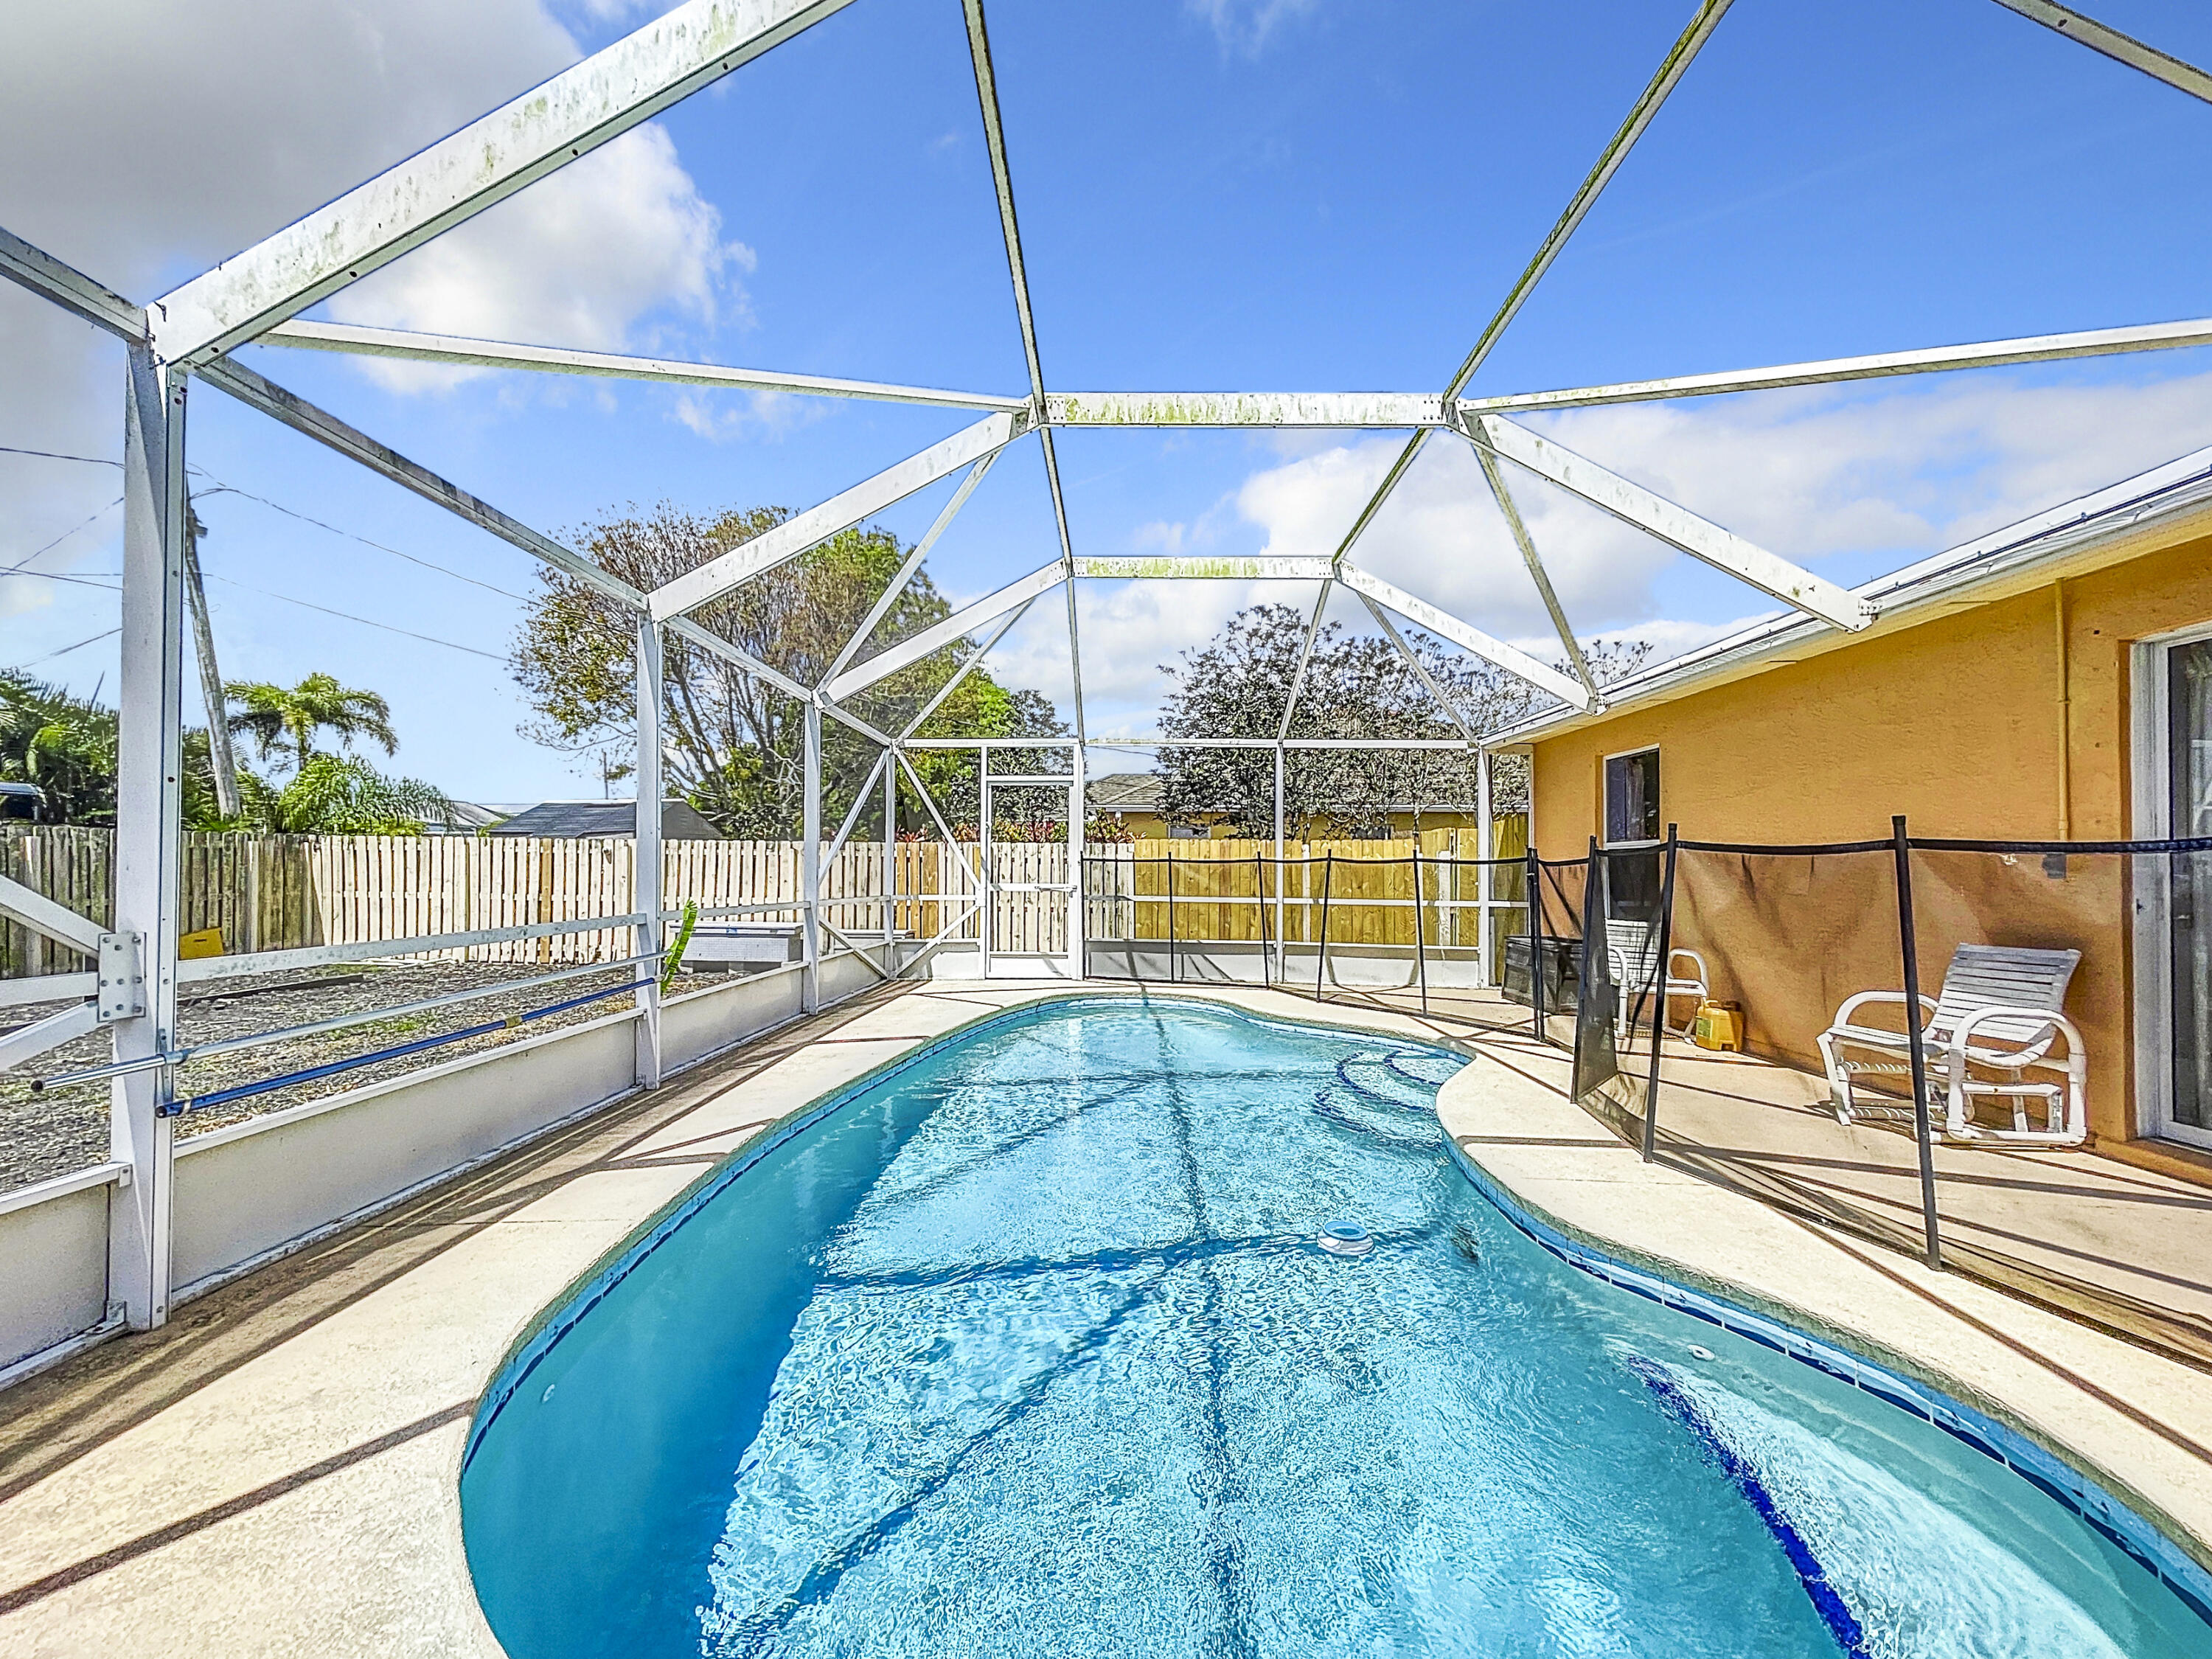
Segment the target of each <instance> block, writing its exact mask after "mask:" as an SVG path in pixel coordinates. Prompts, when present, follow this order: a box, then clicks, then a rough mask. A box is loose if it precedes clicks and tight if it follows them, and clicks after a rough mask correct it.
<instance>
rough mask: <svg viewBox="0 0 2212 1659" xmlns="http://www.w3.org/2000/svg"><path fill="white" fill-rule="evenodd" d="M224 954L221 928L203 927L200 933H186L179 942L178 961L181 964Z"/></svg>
mask: <svg viewBox="0 0 2212 1659" xmlns="http://www.w3.org/2000/svg"><path fill="white" fill-rule="evenodd" d="M221 955H222V928H220V927H203V928H202V929H200V931H199V932H197V933H185V934H184V935H182V936H181V937H180V938H179V939H178V940H177V959H178V960H179V962H193V961H197V959H198V958H200V957H219V956H221Z"/></svg>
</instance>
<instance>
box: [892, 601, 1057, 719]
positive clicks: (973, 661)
mask: <svg viewBox="0 0 2212 1659" xmlns="http://www.w3.org/2000/svg"><path fill="white" fill-rule="evenodd" d="M1031 603H1034V601H1032V602H1031ZM1029 614H1030V607H1029V605H1023V606H1021V607H1020V608H1019V609H1018V610H1015V611H1009V612H1007V614H1006V620H1005V621H1004V622H1002V623H1000V624H999V625H998V627H996V628H995V629H992V631H991V637H990V638H989V639H987V640H985V641H983V642H982V643H981V645H979V646H977V647H975V649H974V650H973V651H971V652H969V653H968V660H967V661H965V662H963V663H962V664H961V665H960V666H959V667H958V668H957V669H955V670H954V671H953V672H952V678H951V679H949V680H947V681H945V684H942V685H940V686H939V687H938V688H937V693H936V695H935V696H933V697H931V698H930V700H929V701H928V702H926V703H924V704H922V706H921V709H920V710H919V711H918V712H917V713H916V714H915V717H914V718H913V719H912V720H908V722H907V723H906V730H905V731H903V732H901V733H899V741H900V742H901V743H905V742H907V741H908V740H909V739H912V738H914V734H915V732H919V731H920V730H921V726H922V722H923V721H924V720H927V719H928V718H929V717H930V716H931V715H932V714H935V713H936V712H937V711H938V709H939V708H941V707H942V706H943V705H944V702H945V699H946V698H947V697H949V696H951V695H952V694H953V692H954V691H956V690H958V689H959V686H960V682H961V681H963V680H964V679H966V678H968V676H969V674H971V673H973V672H974V671H975V668H976V667H977V665H980V664H981V662H982V660H983V659H984V658H986V657H987V656H989V655H990V654H991V652H992V649H993V647H995V646H996V645H997V644H998V643H999V641H1000V640H1003V639H1004V638H1006V635H1008V634H1010V633H1012V631H1013V629H1015V628H1016V627H1017V626H1018V624H1019V623H1020V622H1021V619H1022V618H1023V617H1026V616H1028V615H1029ZM920 741H921V742H923V743H925V744H927V741H928V739H927V738H923V739H920Z"/></svg>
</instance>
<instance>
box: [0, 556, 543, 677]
mask: <svg viewBox="0 0 2212 1659" xmlns="http://www.w3.org/2000/svg"><path fill="white" fill-rule="evenodd" d="M204 574H205V575H206V576H207V579H208V580H210V581H217V582H222V583H225V584H227V585H228V586H232V587H242V588H244V589H245V590H246V592H249V593H258V594H260V595H261V596H262V597H263V598H264V599H282V600H283V602H284V603H285V604H286V605H301V606H304V607H305V608H306V609H307V610H309V611H321V612H322V613H323V614H324V615H325V617H337V618H338V620H339V621H341V622H349V623H360V624H361V625H362V627H363V628H380V629H383V630H384V631H385V632H386V633H387V634H404V635H406V637H407V638H409V639H410V640H421V641H422V642H423V643H424V644H426V645H442V646H444V647H446V648H447V650H449V651H465V652H467V653H469V654H470V655H471V656H472V657H487V658H489V659H491V660H492V661H493V662H505V661H506V660H507V659H506V658H505V657H502V656H501V655H500V654H499V653H497V652H495V651H479V650H477V647H474V646H472V645H459V644H456V643H455V642H454V641H452V640H441V639H435V638H433V637H432V636H431V635H428V634H416V633H411V632H410V631H409V630H408V629H404V628H394V627H393V626H392V624H391V623H380V622H375V621H373V620H372V619H370V618H369V617H356V616H355V615H354V614H353V613H352V612H351V611H333V610H331V607H330V606H328V605H317V604H315V603H313V601H312V600H308V599H294V598H293V597H292V596H291V595H290V594H289V593H278V592H273V591H272V590H270V589H269V588H266V587H256V586H253V584H252V583H251V582H242V581H240V580H237V579H236V578H234V577H231V576H222V575H217V574H216V573H215V572H214V571H212V570H210V571H207V572H205V573H204ZM0 576H34V577H36V578H37V579H38V580H40V581H46V582H70V583H73V584H75V585H76V586H79V587H100V588H105V589H106V590H107V592H111V593H119V592H122V591H123V590H122V588H121V586H119V585H118V584H117V583H114V582H96V581H91V580H87V579H86V578H84V577H82V576H63V575H58V574H56V573H54V572H53V571H51V570H0ZM99 637H100V638H102V639H105V638H106V635H104V634H103V635H100V636H99ZM85 643H86V644H90V643H91V641H85ZM68 649H70V650H71V651H74V650H76V647H75V646H70V647H68ZM53 654H54V655H55V656H59V655H61V653H60V652H58V651H57V652H55V653H53ZM39 660H40V662H44V661H45V660H46V659H45V658H44V657H41V658H40V659H39Z"/></svg>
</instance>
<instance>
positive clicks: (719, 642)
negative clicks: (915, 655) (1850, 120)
mask: <svg viewBox="0 0 2212 1659" xmlns="http://www.w3.org/2000/svg"><path fill="white" fill-rule="evenodd" d="M662 626H663V627H664V628H665V629H667V630H668V631H669V632H670V633H671V634H676V635H681V636H682V637H683V638H684V639H686V640H689V641H690V642H691V643H692V644H694V645H696V646H697V647H699V648H700V649H701V650H702V651H704V652H707V653H708V654H709V655H712V656H716V657H720V659H722V660H723V661H724V662H726V663H729V664H731V665H733V666H735V667H738V668H742V669H744V671H745V672H746V673H748V674H752V675H755V676H757V677H758V678H761V679H763V680H766V681H767V682H768V683H769V684H770V685H772V686H774V687H775V689H776V690H779V691H781V692H782V693H783V695H784V696H787V697H791V698H793V699H795V700H796V701H798V702H803V703H805V704H807V705H809V706H810V707H811V706H812V705H813V704H815V703H816V702H819V701H820V696H819V694H818V693H817V692H816V691H814V690H812V689H811V687H808V686H804V685H801V684H799V682H798V681H797V680H795V679H793V678H791V676H790V675H788V674H787V673H784V672H783V671H781V670H780V669H775V668H771V667H769V665H768V664H766V663H764V662H763V661H762V660H761V659H759V658H758V657H756V656H755V655H753V653H751V652H750V651H744V650H740V649H739V648H738V647H736V646H734V645H732V644H731V643H730V642H729V641H727V640H726V639H724V638H722V636H721V635H719V634H712V633H709V632H708V630H707V629H703V628H702V627H701V626H700V625H699V624H698V623H696V622H694V621H692V620H691V618H690V617H671V618H670V620H669V621H667V622H666V623H663V624H662ZM823 713H824V714H828V715H829V718H830V719H831V720H836V722H837V723H838V724H839V725H840V726H849V727H850V728H851V729H852V730H854V731H855V732H859V733H860V735H861V736H862V737H864V738H867V739H868V740H869V741H870V742H872V743H882V744H888V743H889V742H890V738H889V737H887V736H886V735H884V733H883V732H878V730H877V729H876V728H875V727H874V726H871V725H869V724H868V723H867V721H866V720H862V719H861V718H860V716H859V715H857V714H848V713H847V712H846V711H845V710H843V709H842V708H833V707H830V706H829V705H828V704H823Z"/></svg>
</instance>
